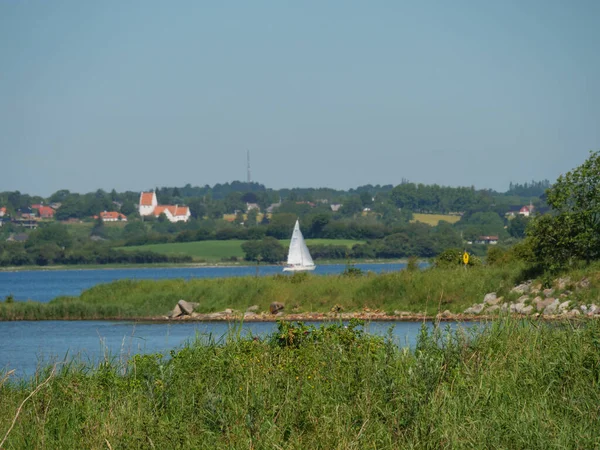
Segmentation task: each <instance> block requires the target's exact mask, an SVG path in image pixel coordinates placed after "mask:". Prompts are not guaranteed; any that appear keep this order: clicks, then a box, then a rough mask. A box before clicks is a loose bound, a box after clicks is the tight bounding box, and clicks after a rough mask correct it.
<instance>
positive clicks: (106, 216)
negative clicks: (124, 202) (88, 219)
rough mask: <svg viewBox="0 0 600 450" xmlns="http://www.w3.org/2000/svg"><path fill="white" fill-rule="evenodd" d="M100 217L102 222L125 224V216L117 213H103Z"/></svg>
mask: <svg viewBox="0 0 600 450" xmlns="http://www.w3.org/2000/svg"><path fill="white" fill-rule="evenodd" d="M100 217H102V221H103V222H117V221H119V220H122V221H123V222H127V216H125V214H121V213H120V212H117V211H104V212H101V213H100ZM97 218H98V216H94V219H97Z"/></svg>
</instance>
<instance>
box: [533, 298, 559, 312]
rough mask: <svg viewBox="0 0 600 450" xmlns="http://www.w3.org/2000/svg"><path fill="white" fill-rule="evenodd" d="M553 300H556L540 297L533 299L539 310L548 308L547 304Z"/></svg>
mask: <svg viewBox="0 0 600 450" xmlns="http://www.w3.org/2000/svg"><path fill="white" fill-rule="evenodd" d="M552 302H554V299H553V298H547V299H545V300H542V299H541V298H540V297H536V298H534V299H533V302H532V303H533V304H534V305H535V308H536V309H537V310H538V311H543V310H544V309H546V307H547V306H549V305H551V304H552Z"/></svg>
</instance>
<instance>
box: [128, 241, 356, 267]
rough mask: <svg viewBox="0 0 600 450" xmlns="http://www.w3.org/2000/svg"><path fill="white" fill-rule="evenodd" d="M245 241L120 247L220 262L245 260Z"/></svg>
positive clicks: (332, 242) (312, 242)
mask: <svg viewBox="0 0 600 450" xmlns="http://www.w3.org/2000/svg"><path fill="white" fill-rule="evenodd" d="M244 242H246V241H243V240H237V239H232V240H227V241H217V240H213V241H196V242H174V243H168V244H148V245H139V246H131V247H119V249H120V250H126V251H135V250H147V251H152V252H156V253H162V254H167V255H189V256H191V257H192V258H194V259H195V260H196V261H206V262H220V261H222V260H224V259H231V258H234V257H235V258H238V259H243V258H244V251H243V250H242V244H243V243H244ZM280 242H281V244H282V245H284V246H287V245H289V240H281V241H280ZM363 242H364V241H355V240H351V239H307V240H306V243H307V245H345V246H347V247H348V248H352V246H353V245H355V244H361V243H363Z"/></svg>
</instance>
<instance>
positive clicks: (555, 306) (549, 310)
mask: <svg viewBox="0 0 600 450" xmlns="http://www.w3.org/2000/svg"><path fill="white" fill-rule="evenodd" d="M548 300H550V299H548ZM552 300H553V301H552V303H550V304H549V305H548V306H546V307H545V308H544V314H545V315H549V314H555V313H556V310H557V309H558V305H560V302H559V301H558V300H556V299H552Z"/></svg>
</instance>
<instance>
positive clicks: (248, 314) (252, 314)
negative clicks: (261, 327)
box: [244, 311, 257, 319]
mask: <svg viewBox="0 0 600 450" xmlns="http://www.w3.org/2000/svg"><path fill="white" fill-rule="evenodd" d="M256 316H257V314H256V313H255V312H253V311H246V312H245V313H244V319H251V318H253V317H256Z"/></svg>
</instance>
